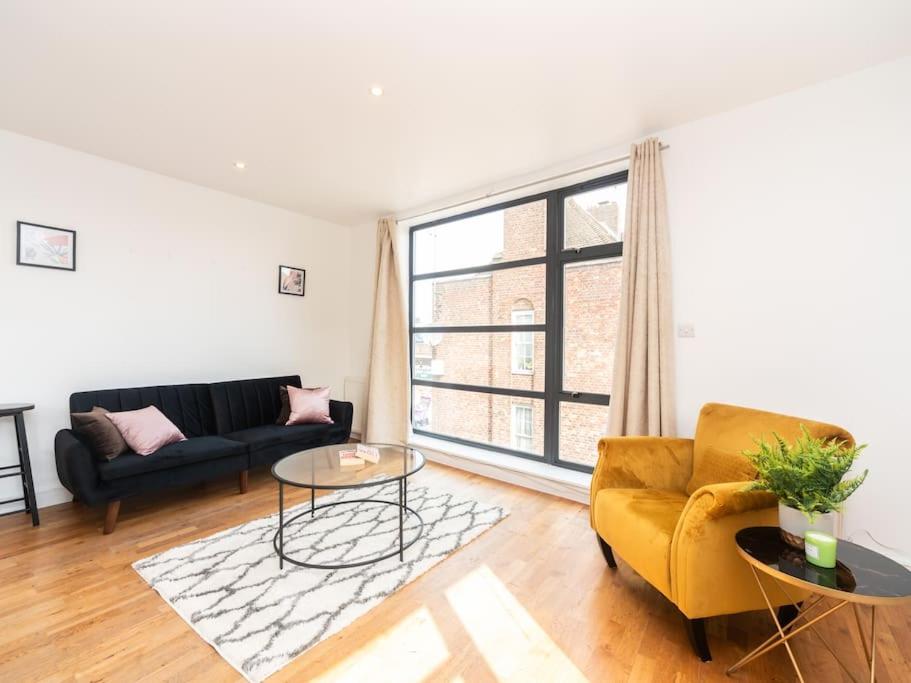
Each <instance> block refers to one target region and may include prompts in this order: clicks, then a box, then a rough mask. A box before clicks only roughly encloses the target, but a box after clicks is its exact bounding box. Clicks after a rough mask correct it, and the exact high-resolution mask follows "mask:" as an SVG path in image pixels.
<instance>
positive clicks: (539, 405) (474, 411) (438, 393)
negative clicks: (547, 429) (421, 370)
mask: <svg viewBox="0 0 911 683" xmlns="http://www.w3.org/2000/svg"><path fill="white" fill-rule="evenodd" d="M513 406H521V407H524V408H526V412H524V413H523V417H522V418H516V419H519V420H520V421H519V422H516V421H515V420H514V417H513V415H514V413H513ZM412 411H413V414H414V418H413V424H414V428H415V429H421V430H424V431H428V432H433V433H434V434H440V435H442V436H454V437H457V438H460V439H468V440H469V441H476V442H478V443H482V444H493V445H494V446H502V447H504V448H515V446H514V444H515V443H519V444H521V446H522V448H521V449H520V450H523V451H526V452H528V453H532V454H535V455H541V454H542V453H543V452H544V401H543V400H541V399H527V398H514V397H512V396H497V395H495V394H482V393H479V392H474V391H458V390H455V389H441V388H439V387H424V386H415V387H412ZM518 412H519V413H522V412H523V411H521V410H519V411H518ZM529 432H530V434H529Z"/></svg>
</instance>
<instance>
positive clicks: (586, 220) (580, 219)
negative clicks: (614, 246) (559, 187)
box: [563, 183, 626, 249]
mask: <svg viewBox="0 0 911 683" xmlns="http://www.w3.org/2000/svg"><path fill="white" fill-rule="evenodd" d="M625 224H626V183H620V184H618V185H608V186H607V187H599V188H597V189H594V190H589V191H587V192H580V193H579V194H574V195H571V196H569V197H566V198H565V199H564V200H563V248H564V249H578V248H582V247H593V246H596V245H598V244H611V243H613V242H622V241H623V226H624V225H625Z"/></svg>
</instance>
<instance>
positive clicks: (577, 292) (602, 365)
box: [563, 258, 622, 394]
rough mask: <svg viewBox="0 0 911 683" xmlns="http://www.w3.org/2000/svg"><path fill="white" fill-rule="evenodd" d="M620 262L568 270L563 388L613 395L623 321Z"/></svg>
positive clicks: (571, 265) (584, 264)
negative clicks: (619, 325) (618, 324)
mask: <svg viewBox="0 0 911 683" xmlns="http://www.w3.org/2000/svg"><path fill="white" fill-rule="evenodd" d="M621 269H622V265H621V261H620V259H619V258H613V259H601V260H598V261H581V262H579V263H568V264H566V265H565V266H564V268H563V389H564V390H565V391H580V392H583V393H593V394H610V392H611V382H612V376H611V375H612V372H613V368H614V349H615V346H616V342H617V323H618V320H619V317H620V275H621Z"/></svg>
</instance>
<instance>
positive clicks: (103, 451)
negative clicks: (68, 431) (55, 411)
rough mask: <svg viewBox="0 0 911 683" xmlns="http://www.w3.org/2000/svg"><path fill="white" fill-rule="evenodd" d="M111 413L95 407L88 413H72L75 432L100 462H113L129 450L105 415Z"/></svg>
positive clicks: (71, 417) (71, 419)
mask: <svg viewBox="0 0 911 683" xmlns="http://www.w3.org/2000/svg"><path fill="white" fill-rule="evenodd" d="M108 412H109V411H107V410H105V409H104V408H99V407H98V406H95V407H94V408H92V410H91V411H90V412H88V413H72V414H70V421H71V422H72V424H73V431H74V432H76V434H78V435H79V436H80V437H82V438H83V439H85V441H86V443H88V445H89V448H91V449H92V452H93V453H94V454H95V457H96V458H98V459H99V460H113V459H114V458H116V457H117V456H118V455H120V454H121V453H126V452H127V451H128V450H130V449H129V446H127V442H126V441H124V440H123V436H121V434H120V431H119V430H118V429H117V427H115V426H114V423H113V422H111V421H110V420H109V419H108V418H107V417H105V415H106V414H107V413H108Z"/></svg>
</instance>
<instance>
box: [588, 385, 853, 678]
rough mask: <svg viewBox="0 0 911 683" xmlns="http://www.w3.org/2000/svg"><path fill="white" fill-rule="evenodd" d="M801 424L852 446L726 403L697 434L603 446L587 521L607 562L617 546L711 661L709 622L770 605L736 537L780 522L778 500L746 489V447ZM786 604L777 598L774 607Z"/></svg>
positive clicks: (788, 434)
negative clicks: (677, 613)
mask: <svg viewBox="0 0 911 683" xmlns="http://www.w3.org/2000/svg"><path fill="white" fill-rule="evenodd" d="M800 425H805V426H806V428H807V429H808V430H809V432H810V434H812V435H813V436H814V437H824V438H832V437H835V438H838V439H844V440H846V441H849V442H851V443H853V439H852V437H851V435H850V434H849V433H848V432H846V431H844V430H843V429H841V428H840V427H836V426H834V425H828V424H824V423H821V422H815V421H813V420H804V419H801V418H796V417H789V416H787V415H779V414H776V413H769V412H764V411H761V410H753V409H750V408H741V407H738V406H730V405H724V404H720V403H708V404H706V405H705V406H703V408H702V411H701V412H700V414H699V421H698V423H697V425H696V436H695V438H693V439H678V438H669V437H651V436H624V437H605V438H603V439H601V440H600V441H599V443H598V464H597V465H596V466H595V471H594V474H593V475H592V484H591V525H592V528H593V529H594V530H595V531H596V533H597V535H598V542H599V544H600V545H601V551H602V552H603V553H604V559H605V560H606V561H607V564H608V566H610V567H611V568H612V569H615V568H616V566H617V565H616V562H615V560H614V553H615V552H616V553H617V555H618V556H619V557H620V558H621V559H622V560H623V561H624V562H625V563H626V564H628V565H629V566H630V567H631V568H632V569H634V570H635V571H636V573H638V574H639V575H640V576H642V578H644V579H645V580H646V581H648V582H649V583H650V584H651V585H652V586H654V587H655V588H656V589H658V590H659V591H660V592H661V593H662V594H664V596H665V597H666V598H667V599H668V600H670V601H671V602H672V603H674V604H675V605H676V606H677V608H678V609H679V610H680V612H681V613H682V614H683V617H684V619H685V624H686V626H687V631H688V634H689V636H690V641H691V643H692V644H693V648H694V649H695V651H696V653H697V654H698V655H699V656H700V657H701V658H702V659H703V660H705V661H707V660H709V659H711V653H710V650H709V647H708V641H707V640H706V637H705V622H704V619H705V618H707V617H713V616H718V615H722V614H733V613H736V612H745V611H748V610H759V609H766V605H765V602H764V601H763V599H762V595H761V594H760V592H759V590H758V588H757V587H756V583H755V580H754V579H753V576H752V574H751V573H750V570H749V568H748V566H747V564H746V562H744V561H743V560H742V559H741V558H740V556H739V555H738V554H737V551H736V549H735V546H734V534H736V533H737V531H739V530H740V529H743V528H745V527H748V526H777V525H778V508H777V506H778V502H777V500H776V498H775V497H774V496H773V495H771V494H769V493H766V492H762V491H745V488H746V487H747V484H748V483H749V482H750V481H751V480H752V479H754V478H755V476H756V471H755V469H754V468H753V466H752V464H751V463H750V461H749V459H748V458H746V457H745V456H744V455H743V451H744V450H747V449H751V448H753V447H754V445H755V444H754V439H756V438H764V439H769V438H771V436H772V433H773V432H775V433H777V434H779V435H780V436H781V437H782V438H784V439H785V440H788V441H792V440H793V439H794V438H795V437H796V436H798V434H799V433H800ZM779 593H780V592H779V591H775V590H774V589H772V590H771V591H770V592H769V595H770V596H772V595H776V594H779ZM785 602H786V601H785V599H784V596H783V595H781V600H780V602H779V603H778V604H782V605H783V604H785ZM783 609H784V608H783Z"/></svg>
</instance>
